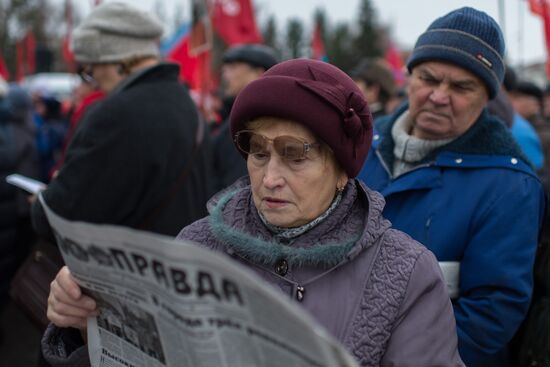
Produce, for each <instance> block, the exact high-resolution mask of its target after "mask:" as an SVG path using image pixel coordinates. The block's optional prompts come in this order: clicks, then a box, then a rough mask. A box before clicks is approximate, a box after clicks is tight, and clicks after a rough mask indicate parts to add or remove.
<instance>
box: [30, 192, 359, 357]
mask: <svg viewBox="0 0 550 367" xmlns="http://www.w3.org/2000/svg"><path fill="white" fill-rule="evenodd" d="M40 200H41V201H42V205H43V206H44V209H45V211H46V215H47V216H48V219H49V222H50V224H51V226H52V229H53V230H54V234H55V236H56V239H57V243H58V245H59V248H60V250H61V253H62V255H63V258H64V260H65V262H66V264H67V266H68V267H69V269H70V270H71V273H72V275H73V276H74V277H75V278H76V279H77V281H78V283H79V284H80V285H81V286H82V287H83V289H84V292H85V293H87V294H88V295H90V296H91V297H93V298H94V299H95V300H96V301H97V303H98V307H99V315H98V316H97V317H95V318H90V319H89V320H88V349H89V354H90V359H91V362H92V366H108V367H112V366H131V367H141V366H147V367H154V366H155V367H156V366H178V367H179V366H192V367H202V366H205V367H206V366H209V367H210V366H223V367H233V366H234V367H243V366H288V367H294V366H295V367H302V366H303V367H306V366H308V367H309V366H314V367H315V366H319V367H322V366H356V363H355V362H354V360H353V358H352V357H351V356H350V355H349V354H348V353H347V352H346V351H345V350H344V349H343V347H342V346H341V345H339V344H338V342H336V341H335V340H334V339H333V338H331V337H330V336H329V335H328V334H327V332H326V331H324V330H323V329H322V328H321V327H320V326H319V325H317V324H316V323H315V322H314V321H313V318H312V317H311V316H310V315H308V314H307V313H306V312H305V311H304V310H302V309H301V308H300V307H299V306H298V305H297V304H295V303H293V302H292V301H291V300H290V299H288V298H286V297H281V293H280V292H278V291H276V290H275V289H274V288H273V287H272V286H271V285H269V284H267V283H265V282H264V281H263V280H261V279H259V278H258V277H257V275H255V274H253V273H252V272H251V271H249V270H247V269H245V268H243V267H242V266H240V265H238V264H237V263H235V262H234V261H233V260H231V259H230V258H228V257H226V256H223V255H221V254H218V253H215V252H213V251H210V250H208V249H204V248H201V247H199V246H197V245H194V244H192V243H186V242H183V241H176V240H174V239H172V238H169V237H165V236H160V235H155V234H151V233H146V232H141V231H137V230H132V229H128V228H123V227H118V226H111V225H97V224H90V223H83V222H71V221H67V220H65V219H63V218H61V217H59V216H57V215H56V214H55V213H53V212H52V211H51V210H50V209H49V208H48V207H47V205H46V204H45V202H44V200H43V199H42V197H41V196H40Z"/></svg>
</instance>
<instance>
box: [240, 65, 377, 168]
mask: <svg viewBox="0 0 550 367" xmlns="http://www.w3.org/2000/svg"><path fill="white" fill-rule="evenodd" d="M259 117H278V118H283V119H288V120H292V121H296V122H298V123H301V124H303V125H304V126H306V127H307V128H309V129H310V130H311V131H313V132H314V133H315V134H316V135H317V136H318V137H319V138H320V139H321V140H322V141H323V142H325V143H326V144H327V145H328V146H330V148H331V149H332V150H333V151H334V155H335V157H336V160H337V161H338V163H339V164H340V166H341V167H342V168H343V169H344V170H345V171H346V173H347V174H348V176H349V177H355V176H357V174H358V173H359V171H360V170H361V167H362V166H363V163H364V161H365V159H366V157H367V153H368V151H369V149H370V145H371V140H372V116H371V114H370V111H369V107H368V105H367V102H366V101H365V99H364V97H363V94H362V93H361V91H360V90H359V88H358V87H357V85H355V83H354V82H353V80H352V79H351V78H350V77H349V76H347V75H346V74H345V73H344V72H343V71H342V70H340V69H338V68H337V67H335V66H333V65H330V64H328V63H325V62H321V61H316V60H307V59H296V60H288V61H285V62H282V63H280V64H277V65H275V66H274V67H272V68H271V69H269V70H268V71H267V72H265V73H264V74H263V75H262V76H261V77H260V78H259V79H256V80H254V81H253V82H251V83H249V84H248V85H247V86H246V87H245V88H244V89H243V90H242V91H241V93H240V94H239V95H238V96H237V99H236V100H235V104H234V105H233V109H232V110H231V116H230V121H231V134H232V135H233V136H235V134H236V133H237V132H238V131H240V130H243V129H245V128H246V123H247V122H249V121H252V120H254V119H256V118H259Z"/></svg>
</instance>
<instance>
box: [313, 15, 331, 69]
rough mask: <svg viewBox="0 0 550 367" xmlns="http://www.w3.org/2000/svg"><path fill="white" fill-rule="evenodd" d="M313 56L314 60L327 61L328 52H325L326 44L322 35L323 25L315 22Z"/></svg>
mask: <svg viewBox="0 0 550 367" xmlns="http://www.w3.org/2000/svg"><path fill="white" fill-rule="evenodd" d="M311 58H312V59H314V60H321V61H327V54H326V53H325V44H324V43H323V38H322V37H321V25H320V24H319V23H316V24H315V30H314V31H313V38H312V40H311Z"/></svg>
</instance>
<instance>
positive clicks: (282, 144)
mask: <svg viewBox="0 0 550 367" xmlns="http://www.w3.org/2000/svg"><path fill="white" fill-rule="evenodd" d="M273 146H274V147H275V151H276V152H277V154H279V155H280V156H281V157H283V158H285V159H288V160H295V159H302V158H304V157H305V155H306V149H305V146H304V142H302V141H300V140H298V139H296V138H293V137H290V136H279V137H277V138H275V140H274V141H273Z"/></svg>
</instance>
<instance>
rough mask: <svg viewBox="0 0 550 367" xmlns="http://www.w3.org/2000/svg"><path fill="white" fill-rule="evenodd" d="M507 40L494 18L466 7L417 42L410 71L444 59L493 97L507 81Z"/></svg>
mask: <svg viewBox="0 0 550 367" xmlns="http://www.w3.org/2000/svg"><path fill="white" fill-rule="evenodd" d="M503 56H504V38H503V36H502V32H501V30H500V27H499V26H498V24H497V23H496V22H495V20H494V19H493V18H491V17H490V16H489V15H487V14H486V13H484V12H482V11H478V10H476V9H473V8H469V7H464V8H460V9H457V10H454V11H452V12H450V13H449V14H447V15H445V16H443V17H441V18H438V19H436V20H435V21H434V22H433V23H432V24H431V25H430V26H429V27H428V30H427V31H426V32H425V33H423V34H422V35H421V36H420V37H419V38H418V41H416V45H415V46H414V50H413V52H412V54H411V57H410V58H409V61H408V63H407V68H408V69H409V72H411V71H412V69H414V67H415V66H416V65H418V64H420V63H422V62H425V61H433V60H441V61H446V62H449V63H451V64H455V65H457V66H460V67H462V68H464V69H466V70H468V71H470V72H471V73H473V74H475V75H477V76H478V77H479V78H480V79H481V80H482V81H483V82H484V83H485V85H486V86H487V89H488V91H489V98H491V99H492V98H494V97H495V96H496V94H497V93H498V90H499V88H500V84H501V83H502V79H503V78H504V69H505V66H504V60H503Z"/></svg>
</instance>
